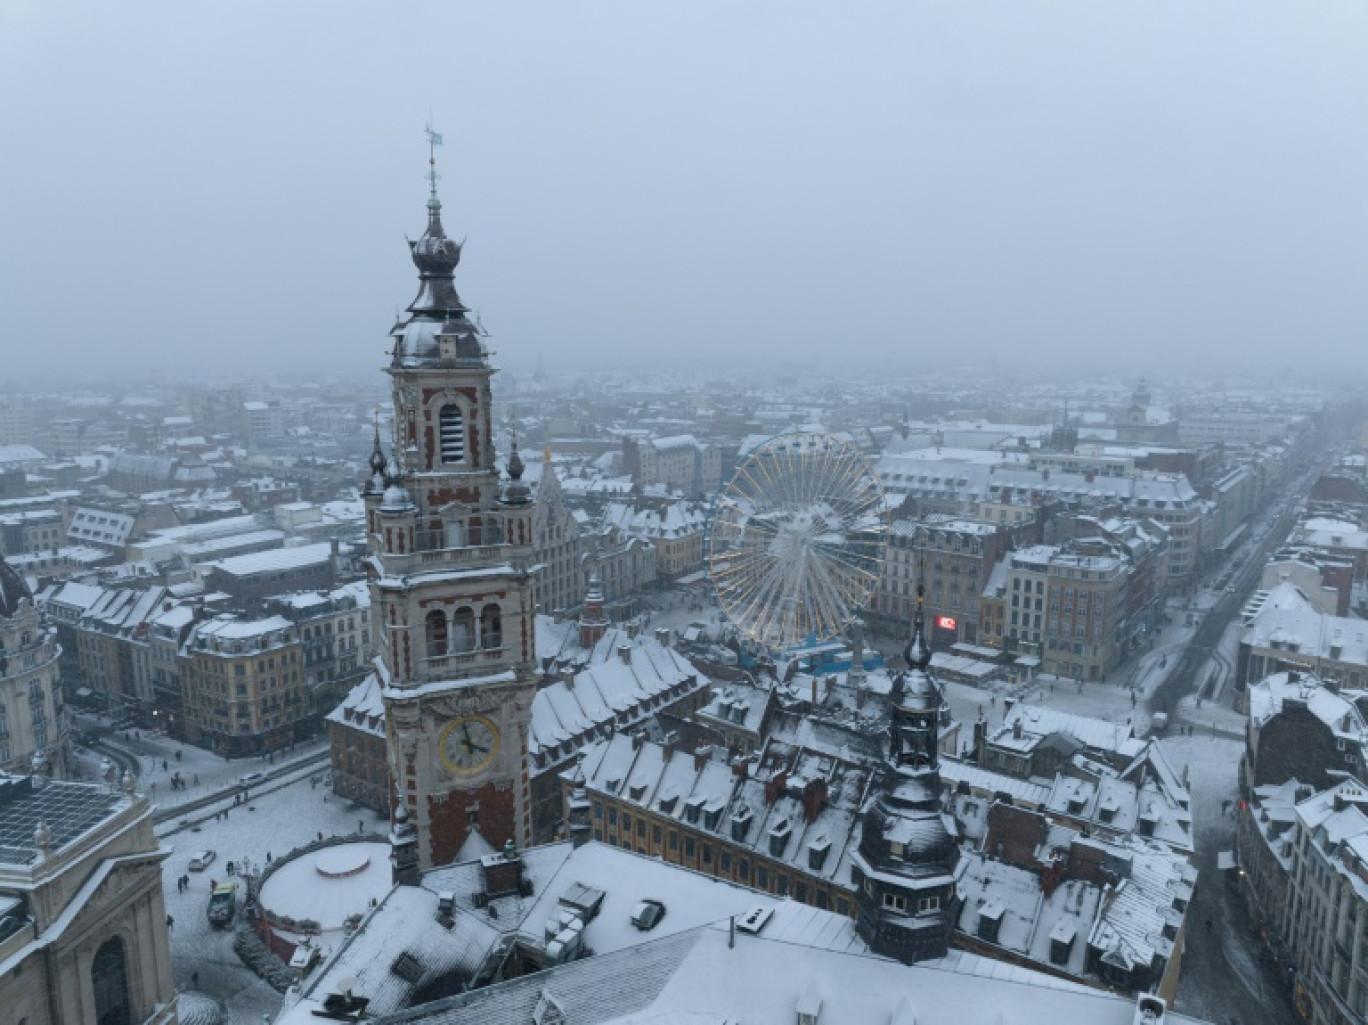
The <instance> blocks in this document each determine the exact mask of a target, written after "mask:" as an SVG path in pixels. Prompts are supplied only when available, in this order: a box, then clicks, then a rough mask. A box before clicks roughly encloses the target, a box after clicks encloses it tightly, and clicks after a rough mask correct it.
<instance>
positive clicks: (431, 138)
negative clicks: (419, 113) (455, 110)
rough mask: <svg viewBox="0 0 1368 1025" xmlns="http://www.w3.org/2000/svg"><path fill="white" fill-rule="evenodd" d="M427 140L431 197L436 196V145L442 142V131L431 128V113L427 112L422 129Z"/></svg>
mask: <svg viewBox="0 0 1368 1025" xmlns="http://www.w3.org/2000/svg"><path fill="white" fill-rule="evenodd" d="M423 131H424V132H425V133H426V134H427V140H428V184H429V185H431V187H432V195H433V198H436V196H437V178H438V174H437V147H438V146H440V145H441V144H442V133H441V132H434V131H433V130H432V113H431V111H429V112H428V123H427V127H426V128H425V129H423Z"/></svg>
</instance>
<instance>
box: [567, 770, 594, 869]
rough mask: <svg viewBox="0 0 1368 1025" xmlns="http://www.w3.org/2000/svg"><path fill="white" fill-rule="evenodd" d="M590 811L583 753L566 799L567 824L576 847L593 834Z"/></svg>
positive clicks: (572, 842) (571, 839)
mask: <svg viewBox="0 0 1368 1025" xmlns="http://www.w3.org/2000/svg"><path fill="white" fill-rule="evenodd" d="M589 811H590V801H589V791H588V787H587V786H586V781H585V778H584V755H583V753H581V754H580V756H579V757H578V758H577V759H576V760H575V772H574V775H573V776H571V777H570V794H569V796H568V797H567V798H566V799H565V825H566V829H567V830H568V832H569V834H570V842H571V844H573V845H574V846H575V847H583V846H584V845H585V844H586V843H588V842H589V838H590V837H591V836H592V835H593V823H592V822H591V821H590V817H589Z"/></svg>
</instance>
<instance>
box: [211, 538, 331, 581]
mask: <svg viewBox="0 0 1368 1025" xmlns="http://www.w3.org/2000/svg"><path fill="white" fill-rule="evenodd" d="M331 557H332V546H331V544H328V543H323V544H315V545H299V546H297V547H295V548H276V549H273V550H271V551H266V552H252V553H251V554H249V555H234V556H232V557H231V558H227V559H219V560H218V561H217V562H211V563H207V564H206V565H208V566H212V567H214V568H215V569H217V570H221V571H222V572H224V573H231V574H232V575H233V576H238V577H245V576H252V575H254V574H257V573H269V572H273V571H284V570H291V569H299V568H301V567H303V566H312V565H316V564H317V563H320V562H326V561H327V560H328V559H330V558H331Z"/></svg>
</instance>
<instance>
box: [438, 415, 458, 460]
mask: <svg viewBox="0 0 1368 1025" xmlns="http://www.w3.org/2000/svg"><path fill="white" fill-rule="evenodd" d="M437 420H438V427H439V437H440V439H441V449H442V462H444V463H464V462H465V418H464V417H463V416H462V415H461V407H460V406H456V405H446V406H443V407H442V410H441V412H440V413H438V415H437Z"/></svg>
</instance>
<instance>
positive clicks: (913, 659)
mask: <svg viewBox="0 0 1368 1025" xmlns="http://www.w3.org/2000/svg"><path fill="white" fill-rule="evenodd" d="M903 661H905V662H906V663H907V667H908V668H909V669H913V668H916V669H925V668H926V667H927V666H929V665H930V664H931V645H930V644H929V643H928V642H927V640H926V562H925V560H922V562H921V563H920V564H919V566H918V570H917V611H916V613H915V614H914V615H913V617H912V639H911V640H910V641H908V642H907V647H906V648H904V649H903Z"/></svg>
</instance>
